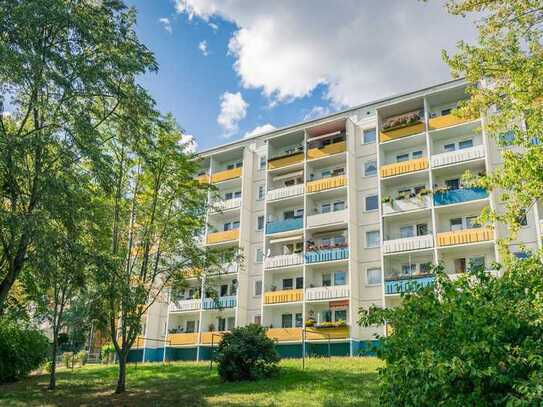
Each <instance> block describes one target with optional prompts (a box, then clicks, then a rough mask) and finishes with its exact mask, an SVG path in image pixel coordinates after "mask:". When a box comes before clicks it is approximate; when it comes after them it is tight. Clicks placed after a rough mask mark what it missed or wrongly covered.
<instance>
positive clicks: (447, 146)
mask: <svg viewBox="0 0 543 407" xmlns="http://www.w3.org/2000/svg"><path fill="white" fill-rule="evenodd" d="M443 150H445V152H446V153H448V152H450V151H454V150H456V146H455V145H454V143H451V144H445V145H444V146H443Z"/></svg>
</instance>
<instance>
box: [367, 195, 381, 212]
mask: <svg viewBox="0 0 543 407" xmlns="http://www.w3.org/2000/svg"><path fill="white" fill-rule="evenodd" d="M378 208H379V199H378V197H377V195H371V196H367V197H366V211H374V210H376V209H378Z"/></svg>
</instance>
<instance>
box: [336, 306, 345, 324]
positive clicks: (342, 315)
mask: <svg viewBox="0 0 543 407" xmlns="http://www.w3.org/2000/svg"><path fill="white" fill-rule="evenodd" d="M339 321H347V310H344V309H338V310H336V311H335V322H339Z"/></svg>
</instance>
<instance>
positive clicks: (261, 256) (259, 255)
mask: <svg viewBox="0 0 543 407" xmlns="http://www.w3.org/2000/svg"><path fill="white" fill-rule="evenodd" d="M263 261H264V251H263V250H262V248H261V247H259V248H257V249H256V254H255V263H262V262H263Z"/></svg>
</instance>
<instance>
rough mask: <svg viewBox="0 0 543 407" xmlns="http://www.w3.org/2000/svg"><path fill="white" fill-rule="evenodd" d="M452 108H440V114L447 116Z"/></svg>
mask: <svg viewBox="0 0 543 407" xmlns="http://www.w3.org/2000/svg"><path fill="white" fill-rule="evenodd" d="M451 111H452V108H451V107H449V108H447V109H443V110H441V116H447V115H448V114H451Z"/></svg>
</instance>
